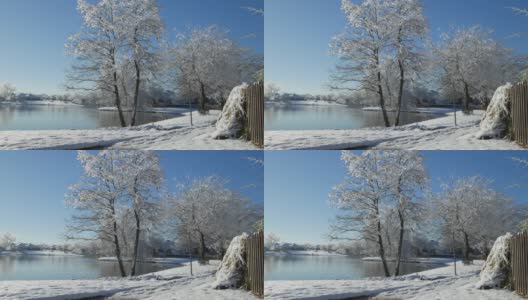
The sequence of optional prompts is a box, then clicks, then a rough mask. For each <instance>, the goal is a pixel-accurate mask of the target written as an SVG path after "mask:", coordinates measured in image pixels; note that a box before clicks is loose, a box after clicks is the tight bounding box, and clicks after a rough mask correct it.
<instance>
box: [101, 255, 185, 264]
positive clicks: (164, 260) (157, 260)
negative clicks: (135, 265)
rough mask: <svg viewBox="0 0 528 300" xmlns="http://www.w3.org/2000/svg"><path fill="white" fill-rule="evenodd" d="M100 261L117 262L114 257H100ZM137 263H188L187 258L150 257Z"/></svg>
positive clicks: (124, 259)
mask: <svg viewBox="0 0 528 300" xmlns="http://www.w3.org/2000/svg"><path fill="white" fill-rule="evenodd" d="M98 260H100V261H117V258H116V257H100V258H98ZM122 260H123V261H130V260H131V259H126V258H123V259H122ZM138 261H139V262H142V263H158V264H182V263H186V262H188V261H189V259H188V258H179V257H152V258H143V259H139V260H138Z"/></svg>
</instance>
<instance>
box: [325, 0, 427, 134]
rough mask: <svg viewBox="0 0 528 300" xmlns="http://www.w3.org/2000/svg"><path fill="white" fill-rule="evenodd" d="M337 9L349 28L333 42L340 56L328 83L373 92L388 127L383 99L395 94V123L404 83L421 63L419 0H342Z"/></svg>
mask: <svg viewBox="0 0 528 300" xmlns="http://www.w3.org/2000/svg"><path fill="white" fill-rule="evenodd" d="M341 9H342V11H343V12H344V13H345V15H346V18H347V28H346V30H345V32H344V33H342V34H340V35H337V36H335V37H334V39H333V41H332V43H331V47H332V50H333V53H334V54H335V55H336V56H337V57H338V58H339V59H340V62H339V63H338V65H337V66H336V69H335V72H334V74H332V80H333V82H334V85H333V86H332V87H333V88H336V89H344V90H351V91H366V92H368V93H369V94H371V95H375V96H376V97H377V98H378V103H379V106H380V107H381V111H382V114H383V120H384V122H385V126H387V127H389V126H390V125H391V122H390V120H389V117H388V114H387V110H386V106H387V102H388V101H390V100H391V98H392V96H393V94H396V95H397V104H396V108H397V111H398V112H397V115H396V120H395V125H398V124H399V118H400V113H399V111H400V109H401V107H402V105H403V91H404V88H405V85H406V84H407V83H408V80H409V79H411V78H412V76H413V75H414V73H415V72H416V71H418V70H419V69H420V66H421V63H420V60H421V58H420V56H421V55H420V54H419V48H420V45H421V44H422V41H423V39H424V37H425V33H426V30H427V26H426V21H425V17H424V14H423V7H422V4H421V1H420V0H363V1H361V2H360V3H355V2H353V1H351V0H342V1H341ZM392 87H396V89H397V91H398V92H397V93H394V92H393V89H392Z"/></svg>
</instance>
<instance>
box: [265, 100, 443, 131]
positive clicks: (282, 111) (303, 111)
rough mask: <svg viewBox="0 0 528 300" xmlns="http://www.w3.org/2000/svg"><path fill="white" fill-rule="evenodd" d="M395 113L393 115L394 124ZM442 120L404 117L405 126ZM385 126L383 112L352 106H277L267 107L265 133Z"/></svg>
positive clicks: (416, 115)
mask: <svg viewBox="0 0 528 300" xmlns="http://www.w3.org/2000/svg"><path fill="white" fill-rule="evenodd" d="M394 116H395V113H394V112H389V118H390V121H391V123H394ZM438 117H442V115H440V114H425V113H406V112H402V113H401V115H400V122H401V125H405V124H411V123H416V122H421V121H425V120H429V119H434V118H438ZM379 126H385V125H384V122H383V115H382V113H381V112H380V111H364V110H362V109H361V108H352V107H349V106H323V105H319V106H317V105H295V104H294V105H276V104H267V105H265V108H264V127H265V130H324V129H358V128H367V127H379Z"/></svg>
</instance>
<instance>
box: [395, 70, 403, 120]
mask: <svg viewBox="0 0 528 300" xmlns="http://www.w3.org/2000/svg"><path fill="white" fill-rule="evenodd" d="M398 66H399V68H400V90H399V91H398V107H397V108H396V120H395V121H394V126H400V113H401V108H402V104H403V86H404V85H405V69H404V67H403V62H402V61H401V60H398Z"/></svg>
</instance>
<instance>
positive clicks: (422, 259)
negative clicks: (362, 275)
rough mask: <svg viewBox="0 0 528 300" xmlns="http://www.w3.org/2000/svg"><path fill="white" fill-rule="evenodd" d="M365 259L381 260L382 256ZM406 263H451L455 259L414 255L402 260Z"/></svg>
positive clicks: (366, 259) (365, 259)
mask: <svg viewBox="0 0 528 300" xmlns="http://www.w3.org/2000/svg"><path fill="white" fill-rule="evenodd" d="M362 260H363V261H381V257H364V258H362ZM387 261H395V260H394V259H392V260H391V259H387ZM401 261H402V262H405V263H417V264H441V265H444V264H449V263H450V262H452V261H453V259H450V258H441V257H414V258H403V259H402V260H401Z"/></svg>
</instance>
